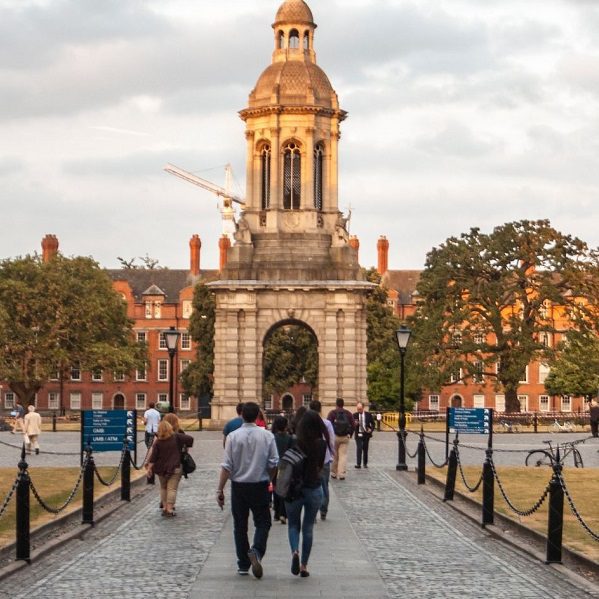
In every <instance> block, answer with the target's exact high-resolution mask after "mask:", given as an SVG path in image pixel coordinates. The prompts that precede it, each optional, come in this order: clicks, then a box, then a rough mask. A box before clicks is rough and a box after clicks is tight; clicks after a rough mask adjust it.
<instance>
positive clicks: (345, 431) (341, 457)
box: [327, 397, 354, 480]
mask: <svg viewBox="0 0 599 599" xmlns="http://www.w3.org/2000/svg"><path fill="white" fill-rule="evenodd" d="M344 405H345V402H344V401H343V398H341V397H339V398H337V402H336V406H337V407H336V408H335V409H334V410H331V411H330V412H329V414H328V416H327V420H329V421H330V422H331V424H332V425H333V431H334V432H335V455H334V457H333V463H332V464H331V477H332V478H339V480H344V479H345V475H346V474H347V446H348V444H349V440H350V439H351V437H352V435H353V432H354V417H353V415H352V413H351V412H350V411H349V410H346V409H345V408H344V407H343V406H344Z"/></svg>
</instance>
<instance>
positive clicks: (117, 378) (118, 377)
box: [112, 370, 125, 383]
mask: <svg viewBox="0 0 599 599" xmlns="http://www.w3.org/2000/svg"><path fill="white" fill-rule="evenodd" d="M112 380H113V381H114V382H115V383H122V382H123V381H124V380H125V373H124V372H117V371H116V370H115V371H114V372H113V373H112Z"/></svg>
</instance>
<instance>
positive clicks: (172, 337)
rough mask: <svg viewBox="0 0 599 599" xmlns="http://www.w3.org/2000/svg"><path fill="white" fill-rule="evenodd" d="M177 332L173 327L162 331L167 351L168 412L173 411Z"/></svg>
mask: <svg viewBox="0 0 599 599" xmlns="http://www.w3.org/2000/svg"><path fill="white" fill-rule="evenodd" d="M180 334H181V333H179V331H177V329H175V327H170V328H169V329H168V331H164V333H163V335H164V341H165V343H166V349H168V357H169V358H170V364H169V375H170V376H169V394H168V411H169V412H174V411H175V355H176V353H177V343H178V342H179V335H180Z"/></svg>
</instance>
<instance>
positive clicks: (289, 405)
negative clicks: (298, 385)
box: [281, 393, 293, 412]
mask: <svg viewBox="0 0 599 599" xmlns="http://www.w3.org/2000/svg"><path fill="white" fill-rule="evenodd" d="M281 409H282V410H283V411H284V412H291V410H293V395H291V393H285V395H283V397H281Z"/></svg>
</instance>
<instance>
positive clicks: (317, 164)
mask: <svg viewBox="0 0 599 599" xmlns="http://www.w3.org/2000/svg"><path fill="white" fill-rule="evenodd" d="M323 166H324V148H323V147H322V144H316V146H315V147H314V208H316V210H322V182H323V174H322V173H323Z"/></svg>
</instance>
